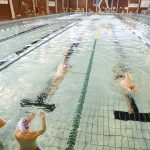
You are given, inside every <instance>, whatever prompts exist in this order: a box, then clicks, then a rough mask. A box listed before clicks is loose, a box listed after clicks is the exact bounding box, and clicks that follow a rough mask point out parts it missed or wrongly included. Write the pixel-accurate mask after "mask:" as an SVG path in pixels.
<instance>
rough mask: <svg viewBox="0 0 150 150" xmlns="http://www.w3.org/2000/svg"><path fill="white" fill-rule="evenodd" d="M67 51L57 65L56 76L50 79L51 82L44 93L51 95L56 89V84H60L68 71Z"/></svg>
mask: <svg viewBox="0 0 150 150" xmlns="http://www.w3.org/2000/svg"><path fill="white" fill-rule="evenodd" d="M68 56H69V53H68V52H65V53H64V56H63V59H62V61H61V64H60V66H59V67H58V70H57V73H56V77H55V78H54V80H53V81H52V84H51V86H50V87H49V88H47V89H46V93H47V94H48V95H51V96H52V95H53V94H54V93H55V91H56V90H57V89H58V86H59V85H60V83H61V81H62V80H63V78H64V75H65V74H66V73H67V72H68V70H69V66H68V65H67V62H66V61H67V59H68Z"/></svg>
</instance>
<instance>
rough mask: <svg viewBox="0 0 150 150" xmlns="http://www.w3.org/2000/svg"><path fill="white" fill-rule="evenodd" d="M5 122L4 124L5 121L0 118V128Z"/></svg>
mask: <svg viewBox="0 0 150 150" xmlns="http://www.w3.org/2000/svg"><path fill="white" fill-rule="evenodd" d="M5 124H6V122H5V121H4V120H2V119H0V128H2V127H3V126H4V125H5Z"/></svg>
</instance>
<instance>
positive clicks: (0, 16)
mask: <svg viewBox="0 0 150 150" xmlns="http://www.w3.org/2000/svg"><path fill="white" fill-rule="evenodd" d="M7 19H11V12H10V7H9V5H8V4H0V20H7Z"/></svg>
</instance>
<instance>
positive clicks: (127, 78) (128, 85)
mask: <svg viewBox="0 0 150 150" xmlns="http://www.w3.org/2000/svg"><path fill="white" fill-rule="evenodd" d="M132 79H133V76H132V75H131V74H129V73H125V74H124V75H123V77H122V78H121V80H120V85H121V86H122V87H123V89H124V90H126V91H127V92H131V93H134V92H135V91H136V86H135V85H134V84H133V83H132V82H131V81H132Z"/></svg>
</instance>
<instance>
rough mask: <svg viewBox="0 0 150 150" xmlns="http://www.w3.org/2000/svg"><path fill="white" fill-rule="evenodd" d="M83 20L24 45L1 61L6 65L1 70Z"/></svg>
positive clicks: (0, 63) (1, 63) (0, 64)
mask: <svg viewBox="0 0 150 150" xmlns="http://www.w3.org/2000/svg"><path fill="white" fill-rule="evenodd" d="M81 21H82V20H81V19H78V20H77V21H76V22H77V23H75V24H73V25H72V26H70V27H68V28H66V29H64V30H63V31H60V30H62V29H63V28H65V27H66V26H69V25H70V24H72V23H69V24H67V25H65V26H63V27H61V28H60V29H57V30H55V31H53V32H52V33H50V34H47V35H46V36H44V37H42V38H41V39H40V40H36V41H33V42H32V44H30V45H27V46H26V47H24V48H23V49H21V50H19V51H16V52H15V53H13V54H11V55H10V56H8V58H5V59H3V60H2V61H0V66H2V65H4V66H2V67H0V71H2V70H4V69H6V68H8V67H9V66H10V65H11V64H13V63H15V62H16V61H18V60H19V59H21V58H22V57H24V56H25V55H27V54H28V53H30V52H32V51H33V50H35V49H37V48H38V47H40V46H42V45H43V44H45V43H47V42H48V41H50V40H52V39H53V38H55V37H56V36H58V35H60V34H61V33H63V32H65V31H67V30H69V29H71V28H72V27H74V26H75V25H77V24H78V23H80V22H81ZM57 31H60V32H59V33H57V34H56V35H54V36H52V37H50V38H49V39H46V40H44V42H42V43H40V44H39V45H37V46H35V47H34V48H32V49H31V50H29V51H27V50H28V48H30V47H31V46H32V45H34V44H37V43H38V42H40V41H42V40H43V39H44V38H46V37H48V36H50V35H51V34H54V33H55V32H57ZM26 51H27V52H26ZM24 52H26V53H24ZM6 63H7V64H6ZM5 64H6V65H5Z"/></svg>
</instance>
